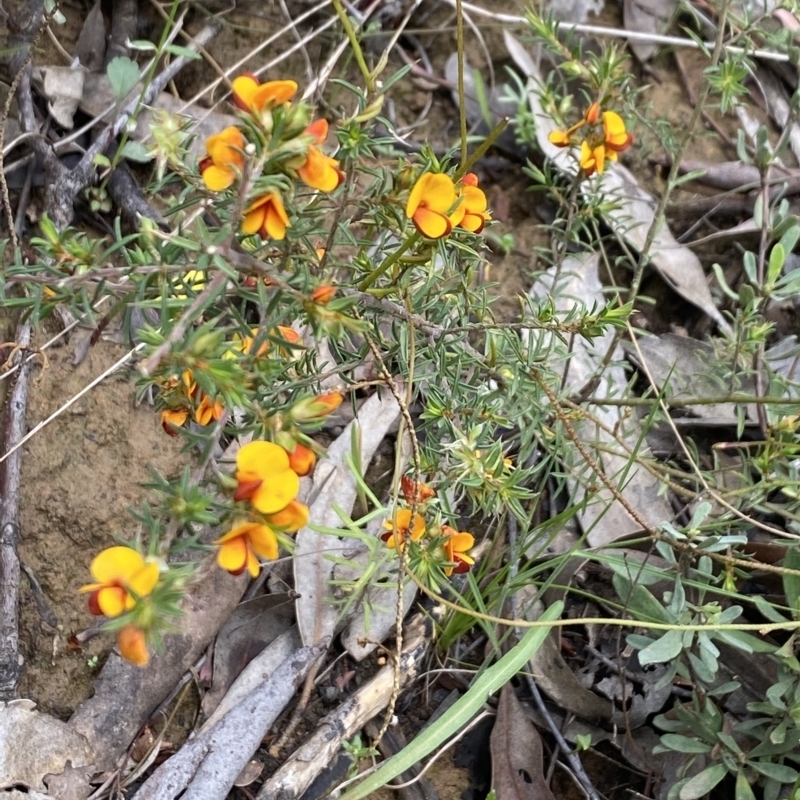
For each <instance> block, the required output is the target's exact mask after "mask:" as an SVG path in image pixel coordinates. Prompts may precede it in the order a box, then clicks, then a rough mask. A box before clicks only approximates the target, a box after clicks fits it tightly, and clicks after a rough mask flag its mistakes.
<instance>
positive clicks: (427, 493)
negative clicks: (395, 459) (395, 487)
mask: <svg viewBox="0 0 800 800" xmlns="http://www.w3.org/2000/svg"><path fill="white" fill-rule="evenodd" d="M400 488H401V489H402V490H403V497H405V499H406V502H407V503H413V502H414V498H415V496H416V500H417V502H418V503H424V502H425V501H426V500H430V499H431V498H432V497H435V496H436V492H434V491H433V489H431V487H430V486H428V484H427V483H422V482H420V483H417V482H416V481H415V480H414V479H413V478H409V477H408V475H403V477H402V478H400Z"/></svg>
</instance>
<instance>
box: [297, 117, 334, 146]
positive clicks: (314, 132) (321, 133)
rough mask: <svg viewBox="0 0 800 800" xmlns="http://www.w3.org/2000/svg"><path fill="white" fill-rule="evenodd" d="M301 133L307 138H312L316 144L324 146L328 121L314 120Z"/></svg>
mask: <svg viewBox="0 0 800 800" xmlns="http://www.w3.org/2000/svg"><path fill="white" fill-rule="evenodd" d="M303 132H304V133H305V134H306V135H307V136H313V137H314V138H315V139H316V141H317V144H324V143H325V140H326V139H327V138H328V120H326V119H315V120H314V121H313V122H312V123H311V124H310V125H309V126H308V127H307V128H306V129H305V131H303Z"/></svg>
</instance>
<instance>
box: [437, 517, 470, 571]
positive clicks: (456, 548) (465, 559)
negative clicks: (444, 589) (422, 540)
mask: <svg viewBox="0 0 800 800" xmlns="http://www.w3.org/2000/svg"><path fill="white" fill-rule="evenodd" d="M442 535H443V536H446V537H447V538H446V539H445V542H444V551H445V554H446V555H447V560H448V561H449V562H450V563H451V564H454V565H455V566H449V567H445V568H444V574H445V575H448V576H449V575H452V574H453V573H454V572H455V573H456V574H461V573H463V572H469V568H470V567H471V566H472V565H473V564H474V563H475V559H474V558H472V556H469V555H467V551H468V550H471V549H472V548H473V547H474V546H475V537H474V536H473V535H472V534H471V533H467V532H466V531H462V532H460V533H459V532H458V531H457V530H456V529H455V528H451V527H450V526H449V525H442Z"/></svg>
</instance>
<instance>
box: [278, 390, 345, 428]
mask: <svg viewBox="0 0 800 800" xmlns="http://www.w3.org/2000/svg"><path fill="white" fill-rule="evenodd" d="M343 399H344V398H343V397H342V395H340V394H339V393H338V392H331V393H329V394H321V395H319V396H317V397H306V398H305V399H303V400H300V401H299V402H297V403H295V404H294V406H292V410H291V411H290V412H289V416H290V417H291V418H292V419H293V420H294V421H295V422H310V421H311V420H315V419H321V418H322V417H325V416H327V415H328V414H330V413H331V412H332V411H335V410H336V409H337V408H339V406H340V405H341V404H342V400H343Z"/></svg>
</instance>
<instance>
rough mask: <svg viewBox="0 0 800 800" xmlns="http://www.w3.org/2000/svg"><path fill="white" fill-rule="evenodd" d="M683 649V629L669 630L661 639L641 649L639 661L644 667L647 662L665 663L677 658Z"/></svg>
mask: <svg viewBox="0 0 800 800" xmlns="http://www.w3.org/2000/svg"><path fill="white" fill-rule="evenodd" d="M681 650H683V635H682V634H681V631H667V632H666V633H665V634H664V635H663V636H662V637H661V638H660V639H656V640H655V641H654V642H653V643H652V644H649V645H647V647H645V649H644V650H640V651H639V663H640V664H641V665H642V666H643V667H644V666H646V665H647V664H663V663H664V662H666V661H671V660H672V659H673V658H676V657H677V656H678V655H679V654H680V652H681Z"/></svg>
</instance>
